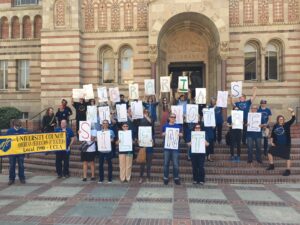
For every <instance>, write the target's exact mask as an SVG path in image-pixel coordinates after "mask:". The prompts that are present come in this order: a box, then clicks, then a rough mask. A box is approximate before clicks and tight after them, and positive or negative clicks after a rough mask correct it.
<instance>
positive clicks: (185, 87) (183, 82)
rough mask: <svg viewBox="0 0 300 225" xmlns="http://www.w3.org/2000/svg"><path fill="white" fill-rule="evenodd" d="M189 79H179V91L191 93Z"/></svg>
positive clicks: (180, 77)
mask: <svg viewBox="0 0 300 225" xmlns="http://www.w3.org/2000/svg"><path fill="white" fill-rule="evenodd" d="M188 79H189V78H188V77H187V76H179V77H178V91H179V92H188V91H189V80H188Z"/></svg>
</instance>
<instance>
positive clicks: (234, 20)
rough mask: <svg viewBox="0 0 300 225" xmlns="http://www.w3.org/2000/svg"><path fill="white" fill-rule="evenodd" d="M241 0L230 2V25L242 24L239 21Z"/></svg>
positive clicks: (231, 0)
mask: <svg viewBox="0 0 300 225" xmlns="http://www.w3.org/2000/svg"><path fill="white" fill-rule="evenodd" d="M239 2H240V1H239V0H230V2H229V23H230V25H238V24H240V19H239Z"/></svg>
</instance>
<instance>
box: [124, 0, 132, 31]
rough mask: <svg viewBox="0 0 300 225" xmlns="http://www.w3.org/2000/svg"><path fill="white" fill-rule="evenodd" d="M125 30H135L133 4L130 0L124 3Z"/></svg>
mask: <svg viewBox="0 0 300 225" xmlns="http://www.w3.org/2000/svg"><path fill="white" fill-rule="evenodd" d="M124 28H125V30H131V29H132V28H133V4H132V2H131V1H130V0H126V2H125V3H124Z"/></svg>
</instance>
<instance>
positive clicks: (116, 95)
mask: <svg viewBox="0 0 300 225" xmlns="http://www.w3.org/2000/svg"><path fill="white" fill-rule="evenodd" d="M108 90H109V99H110V101H112V102H114V103H116V102H119V101H120V92H119V88H118V87H114V88H109V89H108Z"/></svg>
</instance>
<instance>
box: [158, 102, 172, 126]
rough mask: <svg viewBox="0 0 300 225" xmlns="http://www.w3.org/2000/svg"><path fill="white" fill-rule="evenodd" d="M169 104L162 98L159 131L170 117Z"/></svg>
mask: <svg viewBox="0 0 300 225" xmlns="http://www.w3.org/2000/svg"><path fill="white" fill-rule="evenodd" d="M170 109H171V107H170V104H169V102H168V99H167V98H166V97H163V99H162V102H161V113H160V115H161V118H160V130H162V128H163V126H164V125H165V124H166V123H167V122H168V119H169V115H170Z"/></svg>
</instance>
